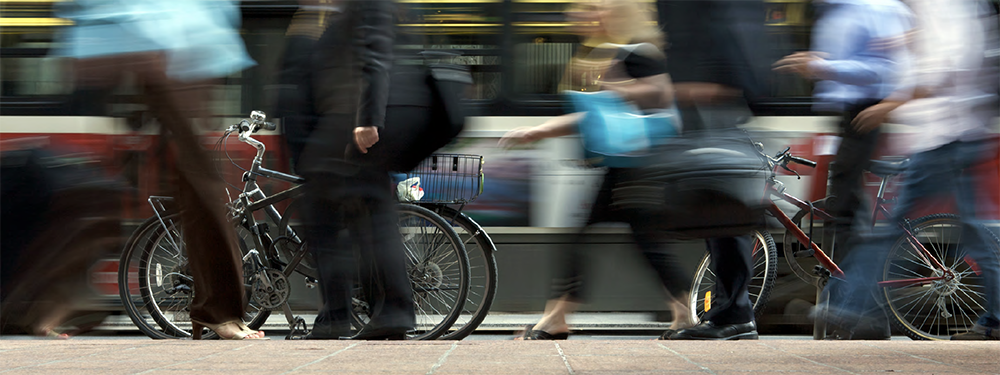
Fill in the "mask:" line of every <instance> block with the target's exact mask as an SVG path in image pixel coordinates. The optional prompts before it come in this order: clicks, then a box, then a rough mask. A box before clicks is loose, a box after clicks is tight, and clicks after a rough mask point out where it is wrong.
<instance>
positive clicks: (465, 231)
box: [422, 204, 498, 340]
mask: <svg viewBox="0 0 1000 375" xmlns="http://www.w3.org/2000/svg"><path fill="white" fill-rule="evenodd" d="M422 206H424V207H426V208H430V209H431V210H433V211H434V212H436V213H437V214H439V215H441V217H443V218H444V219H445V220H446V221H448V222H450V223H451V224H452V226H453V227H455V228H458V229H460V230H461V231H459V230H456V232H457V233H458V235H459V237H460V238H461V239H462V244H463V245H464V246H465V250H466V254H468V256H469V288H468V289H469V292H468V296H467V297H466V299H465V305H464V306H463V307H462V313H461V315H459V318H458V320H456V321H455V324H453V325H452V326H451V327H450V328H449V331H448V332H447V333H445V334H444V335H442V336H441V337H440V338H439V339H441V340H461V339H464V338H466V337H468V336H469V335H470V334H472V333H473V332H475V330H476V329H477V328H478V327H479V325H480V324H482V323H483V320H485V319H486V316H487V315H488V314H489V311H490V308H491V307H492V306H493V299H494V297H496V292H497V277H498V272H497V261H496V257H495V256H494V254H495V253H496V250H497V248H496V245H495V244H494V243H493V240H492V239H491V238H490V235H489V233H486V231H485V230H483V228H482V227H481V226H480V225H479V223H477V222H476V221H475V220H472V218H470V217H469V216H467V215H465V214H464V213H462V212H460V211H458V210H456V209H454V208H451V207H449V206H445V205H436V204H428V205H422Z"/></svg>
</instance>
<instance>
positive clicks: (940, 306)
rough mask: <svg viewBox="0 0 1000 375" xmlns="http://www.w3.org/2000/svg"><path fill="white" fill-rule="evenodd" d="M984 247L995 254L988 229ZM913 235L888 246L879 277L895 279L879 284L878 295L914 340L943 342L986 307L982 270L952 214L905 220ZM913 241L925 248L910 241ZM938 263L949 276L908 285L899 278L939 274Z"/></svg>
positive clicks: (997, 246)
mask: <svg viewBox="0 0 1000 375" xmlns="http://www.w3.org/2000/svg"><path fill="white" fill-rule="evenodd" d="M980 229H981V230H983V231H985V232H986V233H987V237H988V241H987V243H986V246H988V247H989V251H990V253H991V254H994V256H1000V239H998V238H997V237H996V235H995V234H994V233H993V232H992V231H990V230H989V229H988V228H985V227H982V228H980ZM910 230H911V233H912V234H913V237H910V236H909V235H905V234H904V235H903V236H902V237H900V238H899V239H898V240H896V242H895V243H894V244H893V245H892V248H891V249H890V251H889V256H888V258H887V259H886V262H885V267H884V268H883V272H882V281H897V282H901V283H900V284H899V286H893V287H883V288H882V296H883V297H884V298H885V302H886V303H887V306H888V307H889V309H890V311H891V312H892V314H893V316H894V317H895V319H894V320H893V323H894V324H895V325H896V326H898V327H899V328H901V329H902V330H903V331H904V332H905V333H906V335H907V336H909V337H910V338H912V339H914V340H948V339H950V338H951V335H953V334H955V333H961V332H966V331H968V330H970V329H972V326H973V325H975V323H976V321H977V320H978V318H979V316H980V315H981V314H982V313H983V312H984V311H985V310H986V308H985V306H986V297H987V296H986V289H985V283H984V281H985V280H984V279H983V276H982V272H981V270H980V269H979V266H978V265H977V264H976V261H975V260H974V259H972V258H971V257H970V256H969V253H968V251H966V250H967V249H966V248H965V246H966V243H967V242H968V241H967V239H965V238H963V234H967V233H963V228H962V222H961V221H960V220H959V218H958V216H956V215H951V214H935V215H929V216H924V217H921V218H919V219H916V220H913V221H911V222H910ZM911 240H916V241H917V242H919V244H920V245H921V246H922V247H923V248H924V249H926V251H923V250H921V249H920V248H919V247H916V246H914V245H913V243H912V242H911ZM935 263H937V264H940V265H942V266H944V267H945V268H947V269H948V270H950V271H951V273H952V274H953V275H954V277H952V278H947V277H946V278H944V279H941V280H935V281H931V282H922V283H917V282H914V283H910V284H907V283H906V282H905V280H914V279H919V278H933V277H938V276H944V275H945V272H944V270H943V269H941V268H940V267H938V266H937V265H936V264H935Z"/></svg>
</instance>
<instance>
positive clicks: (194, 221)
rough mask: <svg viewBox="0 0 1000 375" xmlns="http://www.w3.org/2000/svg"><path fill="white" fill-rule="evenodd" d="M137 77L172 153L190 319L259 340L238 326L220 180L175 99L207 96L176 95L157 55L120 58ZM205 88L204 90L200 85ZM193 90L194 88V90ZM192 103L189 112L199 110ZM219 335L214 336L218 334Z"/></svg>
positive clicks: (237, 277)
mask: <svg viewBox="0 0 1000 375" xmlns="http://www.w3.org/2000/svg"><path fill="white" fill-rule="evenodd" d="M121 61H122V63H123V64H124V65H125V66H126V68H127V69H129V70H132V71H134V72H136V73H137V75H138V79H139V81H140V82H142V85H143V87H144V89H145V92H144V94H145V95H144V97H145V99H146V100H147V103H148V104H149V107H150V109H151V111H152V112H153V114H154V115H155V116H156V118H157V119H158V120H159V122H160V124H162V126H164V127H165V128H166V130H167V132H168V133H169V136H170V139H171V141H172V142H171V146H172V149H171V152H172V154H173V157H174V160H175V162H176V170H177V180H176V182H177V190H178V191H177V198H178V199H177V202H178V204H179V207H180V209H181V212H182V215H183V216H182V218H181V221H182V226H183V230H184V241H185V243H186V244H187V248H188V259H189V266H190V268H191V276H192V278H193V279H194V281H193V284H194V288H195V290H197V293H195V295H194V300H193V301H192V303H191V319H192V321H198V322H201V323H207V324H209V325H216V324H221V323H226V322H230V321H235V322H236V323H232V324H227V325H224V326H219V327H216V328H215V330H216V331H217V333H219V335H220V336H223V337H231V336H234V335H236V334H237V333H240V332H243V333H246V334H247V335H248V338H254V337H257V336H262V333H260V332H250V331H248V330H246V329H244V328H245V326H244V325H243V323H242V317H243V312H244V306H245V303H246V302H245V301H246V300H245V296H244V286H243V265H242V258H241V256H240V253H239V249H238V247H237V246H235V241H234V240H233V230H232V228H231V227H230V226H229V225H228V223H227V222H226V221H225V219H224V217H225V214H224V207H223V205H221V204H220V202H223V201H225V200H224V198H223V197H222V196H221V195H220V194H222V189H223V187H222V181H221V179H220V176H219V175H218V173H217V172H216V171H215V169H214V168H213V167H212V160H211V158H210V157H209V156H208V154H207V153H206V152H205V150H204V149H203V148H202V147H201V142H199V139H198V136H197V134H196V133H195V132H194V129H193V128H192V123H191V121H190V118H188V117H185V114H188V115H190V114H192V113H195V112H191V111H190V110H188V109H185V107H184V106H185V105H186V104H183V103H181V102H179V100H180V99H179V98H181V97H188V98H191V100H199V99H203V98H204V97H205V96H206V95H207V94H206V95H188V96H179V95H176V94H175V93H174V92H173V91H174V87H176V86H177V84H176V83H173V82H170V81H169V80H168V79H167V78H166V75H165V65H164V59H163V57H162V55H159V54H137V55H131V56H127V57H123V59H122V60H121ZM200 87H202V88H206V89H207V86H200ZM196 91H197V90H196ZM201 105H203V104H191V106H190V107H188V108H195V109H199V108H203V107H201ZM220 330H221V331H222V332H218V331H220Z"/></svg>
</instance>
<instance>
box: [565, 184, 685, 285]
mask: <svg viewBox="0 0 1000 375" xmlns="http://www.w3.org/2000/svg"><path fill="white" fill-rule="evenodd" d="M629 173H631V172H630V171H629V170H627V169H610V170H608V173H607V174H605V175H604V182H603V183H601V188H600V190H599V191H598V193H597V198H596V199H595V200H594V205H593V206H592V207H593V208H592V209H591V211H590V216H589V217H588V219H587V225H586V226H585V227H584V228H583V229H582V230H581V231H580V233H578V234H577V236H576V238H575V240H574V241H573V243H572V244H571V245H569V246H567V247H565V248H564V249H563V250H562V251H561V252H560V254H559V258H560V259H557V260H556V264H557V265H559V266H558V267H559V268H557V270H556V272H555V275H554V278H553V282H552V294H551V296H550V298H551V299H558V298H561V297H563V296H566V297H567V298H569V299H570V300H572V301H575V302H582V301H583V300H584V296H585V295H586V289H585V286H586V285H587V284H586V282H585V277H584V273H585V272H584V268H585V266H586V255H585V253H584V251H583V246H581V245H585V244H587V243H588V242H589V241H588V239H587V237H588V236H587V232H586V231H587V227H589V226H591V225H593V224H597V223H606V222H620V223H628V224H629V226H630V227H631V228H632V239H633V240H634V241H635V243H636V245H638V247H639V250H640V251H642V255H643V256H644V257H645V258H646V260H647V261H648V262H649V265H650V266H651V267H652V268H653V270H654V271H656V275H657V276H658V277H659V279H660V282H661V283H662V284H663V286H664V287H665V288H667V290H668V291H669V292H670V294H671V295H673V296H675V297H680V296H682V295H683V294H685V293H687V292H688V291H689V290H690V289H691V270H689V269H686V268H684V267H681V266H680V265H679V264H678V262H677V259H676V256H675V255H674V253H673V249H671V248H670V247H669V246H668V245H667V243H666V240H667V239H666V238H665V237H664V236H662V235H660V234H659V233H657V232H656V231H654V230H652V229H649V225H648V224H650V223H648V222H647V221H645V220H643V218H642V217H639V216H636V215H630V214H629V213H628V212H621V211H613V210H611V209H610V206H611V198H612V189H614V187H615V185H617V184H618V183H619V182H621V181H624V180H626V179H628V178H629V177H628V175H629Z"/></svg>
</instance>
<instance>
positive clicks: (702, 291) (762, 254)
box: [688, 230, 778, 321]
mask: <svg viewBox="0 0 1000 375" xmlns="http://www.w3.org/2000/svg"><path fill="white" fill-rule="evenodd" d="M752 238H753V240H754V241H753V262H754V267H753V272H754V274H753V277H752V278H751V281H750V301H751V303H752V304H753V312H754V315H755V316H760V314H761V312H763V311H764V307H765V306H766V305H767V300H768V299H769V298H770V297H771V290H772V289H773V288H774V280H775V278H776V277H777V264H778V250H777V247H776V246H775V245H774V238H772V237H771V234H770V233H768V232H767V231H765V230H757V231H754V232H753V234H752ZM711 262H712V256H711V255H710V254H707V253H706V254H705V256H704V257H702V258H701V263H699V264H698V270H697V272H695V274H694V280H693V281H692V283H691V291H692V293H691V294H690V295H689V301H688V306H689V307H690V309H691V314H693V315H692V316H695V317H698V320H699V321H700V320H701V318H702V316H704V315H705V313H706V312H707V311H708V310H710V309H711V304H712V303H711V298H710V297H709V296H710V294H709V293H710V292H712V290H713V289H714V287H715V280H716V277H715V274H714V273H713V272H712V270H711V268H709V265H710V264H711ZM706 300H707V302H706Z"/></svg>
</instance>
